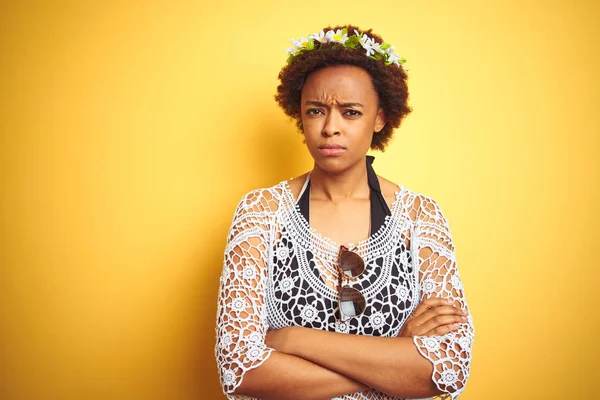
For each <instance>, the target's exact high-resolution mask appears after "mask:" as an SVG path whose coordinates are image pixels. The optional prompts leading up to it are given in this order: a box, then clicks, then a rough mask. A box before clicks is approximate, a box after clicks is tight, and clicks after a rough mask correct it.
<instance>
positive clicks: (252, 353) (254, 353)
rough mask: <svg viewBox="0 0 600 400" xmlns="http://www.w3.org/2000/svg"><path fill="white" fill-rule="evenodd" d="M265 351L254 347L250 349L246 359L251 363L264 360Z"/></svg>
mask: <svg viewBox="0 0 600 400" xmlns="http://www.w3.org/2000/svg"><path fill="white" fill-rule="evenodd" d="M262 354H263V350H262V348H261V347H260V346H252V347H250V349H248V352H247V353H246V357H247V358H248V360H250V361H256V360H260V359H261V358H262Z"/></svg>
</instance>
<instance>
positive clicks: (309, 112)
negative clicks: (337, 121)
mask: <svg viewBox="0 0 600 400" xmlns="http://www.w3.org/2000/svg"><path fill="white" fill-rule="evenodd" d="M319 114H323V111H322V110H321V109H320V108H309V109H308V110H306V115H319Z"/></svg>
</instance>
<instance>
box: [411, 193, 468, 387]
mask: <svg viewBox="0 0 600 400" xmlns="http://www.w3.org/2000/svg"><path fill="white" fill-rule="evenodd" d="M420 200H421V204H420V207H419V208H420V210H421V212H420V214H419V216H418V221H417V235H416V239H417V244H418V245H417V249H418V251H419V263H420V269H419V271H420V272H419V282H420V286H421V300H423V299H425V298H431V297H443V298H447V299H450V300H452V301H453V303H454V305H455V306H456V307H458V308H460V309H462V310H463V311H465V312H466V313H467V314H468V316H467V321H466V322H463V323H461V324H460V326H459V328H458V330H457V331H456V332H450V333H447V334H445V335H440V336H429V337H427V336H415V337H414V338H413V340H414V343H415V345H416V346H417V349H418V350H419V352H420V353H421V354H422V355H423V357H425V358H426V359H427V360H429V361H430V362H431V363H432V365H433V374H432V375H431V380H432V381H433V382H435V384H436V386H437V387H438V388H439V389H440V390H442V391H444V392H447V393H449V394H450V395H451V396H452V398H453V399H455V398H457V397H458V396H459V395H460V394H461V393H462V392H463V390H464V388H465V385H466V383H467V379H468V377H469V373H470V367H471V350H472V346H473V339H474V336H475V327H474V325H473V319H472V317H471V315H470V313H469V308H468V305H467V300H466V298H465V295H464V291H463V285H462V282H461V280H460V274H459V271H458V266H457V263H456V255H455V250H454V244H453V242H452V235H451V232H450V226H449V224H448V221H447V219H446V217H445V216H444V214H443V213H442V210H441V208H440V207H439V206H438V204H437V203H436V202H435V201H434V200H433V199H431V198H428V197H425V196H422V197H421V198H420Z"/></svg>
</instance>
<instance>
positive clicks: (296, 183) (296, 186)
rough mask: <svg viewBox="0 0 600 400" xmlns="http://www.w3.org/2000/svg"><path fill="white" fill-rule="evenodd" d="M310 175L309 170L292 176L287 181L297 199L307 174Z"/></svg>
mask: <svg viewBox="0 0 600 400" xmlns="http://www.w3.org/2000/svg"><path fill="white" fill-rule="evenodd" d="M307 175H308V172H306V173H304V174H302V175H300V176H297V177H295V178H291V179H289V180H288V181H287V184H288V186H289V188H290V190H291V191H292V193H293V194H294V198H295V199H297V198H298V196H299V195H300V191H301V190H302V186H304V182H305V181H306V176H307Z"/></svg>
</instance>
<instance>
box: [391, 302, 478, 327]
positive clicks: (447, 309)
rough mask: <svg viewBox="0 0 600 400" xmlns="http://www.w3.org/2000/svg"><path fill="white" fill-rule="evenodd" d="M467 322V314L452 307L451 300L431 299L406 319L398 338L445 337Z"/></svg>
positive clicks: (421, 304) (420, 305) (422, 303)
mask: <svg viewBox="0 0 600 400" xmlns="http://www.w3.org/2000/svg"><path fill="white" fill-rule="evenodd" d="M466 321H467V313H465V312H464V311H463V310H462V309H460V308H459V307H456V306H454V305H452V300H449V299H445V298H441V297H432V298H429V299H425V300H423V301H422V302H421V303H420V304H419V305H418V306H417V308H416V309H415V311H413V313H412V314H411V315H410V317H408V319H407V320H406V322H405V323H404V325H403V326H402V329H400V333H399V334H398V336H399V337H412V336H435V335H445V334H446V333H448V332H451V331H455V330H457V329H458V328H459V327H460V324H461V323H465V322H466Z"/></svg>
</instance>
